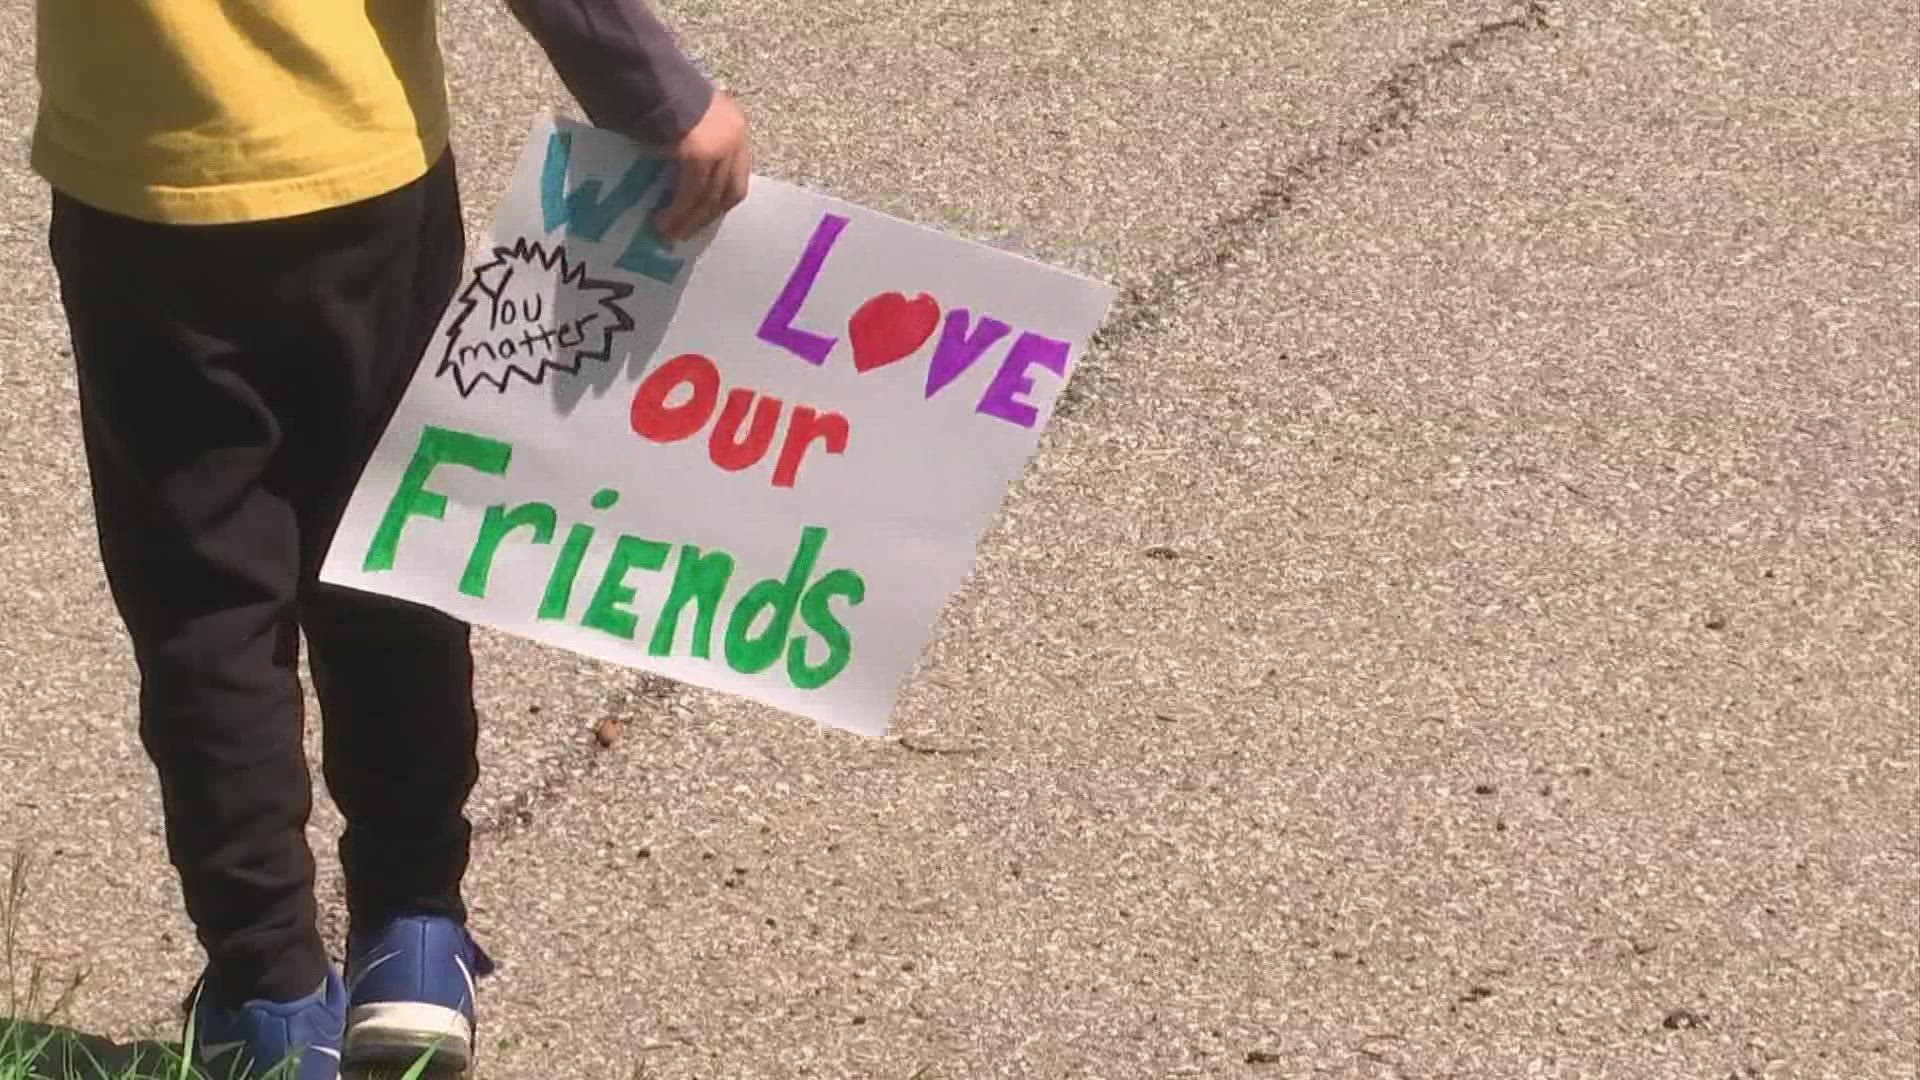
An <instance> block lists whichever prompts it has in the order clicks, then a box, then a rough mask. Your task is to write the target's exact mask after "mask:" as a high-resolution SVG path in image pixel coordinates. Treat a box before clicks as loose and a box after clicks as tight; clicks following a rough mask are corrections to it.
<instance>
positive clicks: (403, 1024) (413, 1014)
mask: <svg viewBox="0 0 1920 1080" xmlns="http://www.w3.org/2000/svg"><path fill="white" fill-rule="evenodd" d="M345 1049H346V1061H347V1063H348V1064H351V1065H398V1066H407V1065H411V1064H413V1063H414V1062H415V1061H416V1060H418V1059H419V1057H420V1055H421V1054H424V1053H426V1052H427V1051H429V1050H431V1051H433V1064H434V1065H435V1066H436V1067H439V1068H443V1069H445V1068H452V1069H464V1068H466V1067H467V1066H468V1065H469V1064H471V1063H472V1061H473V1028H472V1025H470V1024H468V1023H467V1018H466V1017H464V1016H462V1015H460V1013H459V1012H458V1011H456V1010H454V1009H448V1008H443V1007H442V1006H439V1005H428V1004H425V1003H422V1002H411V1001H408V1002H383V1003H380V1004H375V1005H362V1006H359V1007H358V1008H356V1009H354V1010H353V1011H352V1012H350V1013H348V1014H347V1039H346V1047H345Z"/></svg>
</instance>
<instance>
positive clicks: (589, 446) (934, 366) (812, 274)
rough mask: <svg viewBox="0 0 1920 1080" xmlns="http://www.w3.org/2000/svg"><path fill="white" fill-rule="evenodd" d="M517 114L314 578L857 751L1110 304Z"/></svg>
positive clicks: (760, 183) (1101, 288)
mask: <svg viewBox="0 0 1920 1080" xmlns="http://www.w3.org/2000/svg"><path fill="white" fill-rule="evenodd" d="M670 173H671V166H670V165H668V164H666V163H663V162H662V161H660V160H658V159H656V158H653V157H651V156H648V155H646V154H645V153H644V152H642V151H641V150H640V149H639V148H638V147H637V146H636V145H635V144H633V143H631V142H629V141H627V140H625V139H623V138H621V137H619V136H616V135H613V134H611V133H609V132H605V131H601V130H598V129H595V128H592V127H587V126H584V125H578V124H573V123H570V122H567V121H562V120H549V119H545V118H543V119H541V120H540V121H539V122H537V123H536V124H535V125H534V128H533V131H532V135H531V138H530V139H529V141H528V143H527V146H526V149H525V151H524V153H523V154H522V156H521V160H520V163H519V166H518V171H517V172H516V174H515V177H514V180H513V185H512V188H511V190H510V191H509V193H508V195H507V196H506V199H505V202H504V203H503V205H502V206H501V207H500V208H499V211H498V214H497V216H496V219H495V224H494V229H493V236H492V245H491V249H490V250H488V251H486V252H484V253H482V254H481V256H480V257H479V258H476V259H474V260H473V261H472V265H471V267H470V269H469V271H468V273H467V275H466V277H465V279H464V280H463V282H462V283H461V286H460V289H459V291H458V293H457V295H456V299H455V301H454V303H453V304H452V305H451V306H450V307H449V309H448V311H447V313H446V316H445V318H444V319H443V321H442V323H441V325H440V328H439V330H438V332H437V334H436V336H435V338H434V340H433V342H432V343H431V345H430V346H429V348H428V350H427V354H426V356H425V358H424V360H423V362H422V363H421V365H420V368H419V370H418V372H417V373H416V375H415V377H414V380H413V382H412V384H411V385H410V386H409V388H408V390H407V393H406V397H405V399H404V401H403V402H402V403H401V405H400V408H399V411H398V413H397V415H396V416H395V417H394V419H393V420H392V422H391V423H390V425H389V426H388V428H387V430H386V431H385V433H384V435H383V436H382V438H381V440H380V443H379V445H378V447H377V449H376V450H375V452H374V454H373V458H372V461H371V463H370V465H369V467H368V468H367V470H366V473H365V474H364V475H363V476H362V477H361V479H360V482H359V485H358V486H357V488H356V490H355V492H354V495H353V498H352V501H351V503H350V505H349V506H348V508H347V511H346V516H345V519H344V521H343V522H342V524H341V527H340V530H339V532H338V533H337V534H336V536H335V539H334V542H333V545H332V547H331V548H330V550H329V552H328V556H327V559H326V562H325V564H324V566H323V568H322V571H321V576H322V579H323V580H325V581H328V582H332V583H335V584H339V585H344V586H349V587H352V588H356V589H362V590H366V591H370V592H375V593H381V594H385V595H389V596H396V597H401V598H404V599H407V600H412V601H415V602H418V603H422V604H426V605H428V606H431V607H435V608H438V609H440V610H442V611H445V612H447V613H449V614H451V615H454V616H456V617H458V618H461V619H464V620H467V621H469V622H472V623H475V624H478V625H483V626H489V627H493V628H496V629H499V630H503V631H506V632H509V633H513V634H519V635H523V636H525V637H528V638H531V639H534V640H537V641H541V642H545V643H548V644H551V645H555V646H558V647H561V648H565V649H569V650H573V651H576V652H579V653H582V654H585V655H588V656H592V657H595V658H598V659H601V660H605V661H609V662H612V663H616V664H623V665H627V666H630V667H634V668H639V669H643V670H646V671H650V672H655V673H657V674H660V675H663V676H666V677H669V678H672V679H676V680H680V681H683V682H687V683H691V684H695V685H698V686H703V687H708V688H712V689H715V690H720V691H723V692H726V693H732V694H737V695H740V696H742V697H746V698H749V699H752V700H754V701H757V702H761V703H763V704H767V705H770V706H773V707H775V708H779V709H783V710H786V711H789V712H792V713H795V714H797V715H800V716H803V717H807V718H810V719H813V720H815V721H817V722H820V723H823V724H827V725H829V726H832V727H836V728H840V729H844V730H848V731H854V732H859V733H863V734H869V735H879V734H884V733H885V732H886V731H887V729H888V727H889V726H890V723H891V719H892V713H893V707H894V701H895V698H896V696H897V694H898V691H899V688H900V685H901V683H902V680H903V679H904V678H905V677H906V675H907V674H908V672H909V671H910V670H911V668H912V667H913V664H914V662H915V661H916V659H917V658H918V656H919V654H920V651H921V649H922V647H923V646H924V644H925V642H926V639H927V636H928V633H929V631H930V630H931V628H932V626H933V623H934V621H935V620H936V618H937V617H938V615H939V612H940V608H941V607H942V605H943V604H944V603H945V602H946V601H947V599H948V598H949V597H950V596H951V595H952V594H953V593H954V592H955V591H956V590H957V589H958V588H959V587H960V585H961V584H962V582H963V581H964V579H965V577H966V575H967V573H968V571H969V570H970V568H971V566H972V563H973V559H974V549H975V546H976V544H977V542H978V539H979V537H980V535H981V533H982V531H983V530H984V529H985V527H986V526H987V524H988V523H989V521H990V520H991V518H992V516H993V515H994V513H995V512H996V511H997V510H998V508H999V506H1000V504H1001V501H1002V499H1003V498H1004V496H1005V493H1006V490H1007V487H1008V485H1009V483H1010V482H1011V481H1012V480H1014V479H1015V478H1016V477H1017V476H1018V475H1019V473H1020V471H1021V470H1022V469H1023V468H1024V467H1025V465H1026V462H1027V461H1028V459H1029V458H1030V457H1031V455H1032V454H1033V452H1034V450H1035V448H1036V445H1037V442H1038V440H1039V437H1040V433H1041V431H1042V430H1043V428H1044V426H1045V424H1046V422H1047V419H1048V417H1049V415H1050V414H1051V411H1052V407H1053V403H1054V401H1055V399H1056V397H1057V395H1058V394H1059V393H1060V390H1061V388H1062V387H1063V386H1064V385H1065V384H1066V381H1067V379H1068V378H1069V376H1071V375H1072V373H1073V370H1074V365H1075V364H1076V362H1077V361H1078V360H1079V358H1080V356H1081V355H1082V352H1083V350H1084V348H1085V346H1086V343H1087V341H1088V339H1089V338H1090V337H1091V336H1092V334H1093V333H1094V331H1095V330H1096V329H1097V328H1098V326H1099V325H1100V323H1101V322H1102V320H1103V319H1104V318H1105V317H1106V314H1107V312H1108V310H1109V309H1110V307H1111V305H1112V304H1113V301H1114V299H1115V290H1114V289H1113V288H1111V287H1110V286H1107V285H1104V284H1101V283H1098V282H1093V281H1089V280H1087V279H1085V278H1082V277H1079V276H1076V275H1073V274H1070V273H1066V272H1064V271H1061V270H1057V269H1053V268H1050V267H1047V266H1043V265H1040V264H1037V263H1035V262H1032V261H1029V260H1026V259H1022V258H1018V257H1015V256H1011V255H1007V254H1004V253H1001V252H998V251H995V250H992V249H990V248H987V247H984V246H981V245H978V244H973V243H969V242H965V241H961V240H957V239H954V238H952V237H948V236H944V235H941V234H940V233H938V232H934V231H931V230H928V229H924V228H921V227H918V226H915V225H911V224H908V223H905V222H902V221H899V220H897V219H895V218H891V217H888V216H885V215H882V214H879V213H875V212H872V211H869V210H864V209H862V208H860V207H858V206H854V205H850V204H848V203H845V202H841V201H839V200H836V199H832V198H827V197H824V196H821V195H817V194H813V193H811V192H808V191H805V190H802V189H800V188H797V187H794V186H792V185H788V184H783V183H780V182H778V181H775V180H770V179H767V178H764V177H755V178H754V181H753V187H752V193H751V195H750V196H749V197H748V198H747V200H746V201H745V202H743V203H742V204H741V205H739V206H738V207H736V208H735V209H734V210H733V211H732V212H731V214H729V215H728V217H727V218H725V219H724V220H723V221H722V222H721V224H720V225H719V226H718V227H716V228H715V229H713V230H710V231H709V232H708V233H707V234H706V235H704V236H702V237H700V238H697V239H695V240H693V241H690V242H688V243H685V244H681V245H678V246H674V245H668V244H666V243H664V242H663V241H662V240H661V239H660V237H659V235H658V234H657V233H656V232H655V231H654V230H653V228H652V226H651V224H650V221H649V219H650V215H651V214H652V212H653V211H654V210H655V209H657V208H658V206H660V205H661V204H662V200H663V197H664V196H665V195H666V194H667V193H668V181H669V179H670Z"/></svg>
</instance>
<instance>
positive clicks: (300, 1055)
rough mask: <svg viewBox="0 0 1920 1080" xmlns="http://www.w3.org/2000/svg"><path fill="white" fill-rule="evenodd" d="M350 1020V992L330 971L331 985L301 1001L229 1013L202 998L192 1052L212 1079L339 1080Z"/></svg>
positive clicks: (271, 1003)
mask: <svg viewBox="0 0 1920 1080" xmlns="http://www.w3.org/2000/svg"><path fill="white" fill-rule="evenodd" d="M204 983H205V976H204V975H203V976H202V985H204ZM346 1019H347V988H346V986H345V985H343V984H342V983H341V981H340V976H339V975H338V974H337V973H335V972H334V970H333V969H332V968H331V967H329V968H328V969H327V980H326V982H325V983H323V984H321V986H320V988H319V989H318V990H315V991H314V992H313V993H311V994H309V995H307V996H306V997H303V998H301V999H300V1000H298V1001H288V1002H276V1001H249V1002H247V1003H245V1004H243V1005H241V1006H240V1007H239V1008H235V1009H227V1008H221V1007H220V1006H217V1005H215V1004H213V1003H212V1002H210V1001H208V1000H206V999H205V998H204V997H203V998H200V999H199V1000H197V1001H196V1002H195V1003H194V1007H193V1041H194V1044H195V1045H193V1046H192V1047H189V1048H188V1049H189V1051H190V1054H191V1056H192V1057H193V1058H195V1059H196V1061H197V1062H198V1064H199V1066H200V1069H201V1071H202V1072H204V1073H205V1074H206V1075H207V1076H208V1077H209V1078H210V1080H337V1078H338V1077H339V1075H340V1040H341V1029H342V1028H344V1027H345V1025H346Z"/></svg>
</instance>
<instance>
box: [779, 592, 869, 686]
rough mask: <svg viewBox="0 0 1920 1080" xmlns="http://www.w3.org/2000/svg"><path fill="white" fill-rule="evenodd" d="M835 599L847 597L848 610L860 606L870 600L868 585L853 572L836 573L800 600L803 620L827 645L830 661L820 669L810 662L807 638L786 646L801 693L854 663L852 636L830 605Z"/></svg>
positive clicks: (790, 668) (790, 671)
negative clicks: (867, 599)
mask: <svg viewBox="0 0 1920 1080" xmlns="http://www.w3.org/2000/svg"><path fill="white" fill-rule="evenodd" d="M836 596H844V597H846V599H847V606H848V607H858V606H859V604H860V602H861V601H862V600H865V599H866V598H867V583H866V581H865V580H863V579H862V578H861V577H860V575H859V574H856V573H854V572H853V571H851V570H835V571H833V572H832V573H830V574H827V575H826V576H825V577H823V578H821V579H820V581H819V582H818V583H817V584H815V585H814V587H813V588H811V589H808V590H807V595H806V596H805V597H803V598H802V599H801V601H800V618H801V619H802V620H804V621H805V622H806V624H807V625H808V626H809V627H811V628H812V629H813V632H814V633H816V634H819V635H820V638H821V640H823V641H825V642H826V643H827V658H826V660H825V661H823V662H822V663H820V664H819V665H817V666H816V665H812V664H809V663H807V639H806V638H804V637H796V638H794V639H793V641H792V643H791V644H789V645H788V646H787V678H789V679H792V680H793V685H794V686H796V687H798V688H800V689H802V690H818V689H820V688H821V687H823V686H825V685H827V684H828V683H830V682H832V681H833V680H834V678H835V677H836V676H838V675H839V674H840V673H841V672H842V671H845V670H846V668H847V664H848V663H849V662H851V661H852V660H853V635H851V634H849V633H847V628H846V626H845V625H844V624H843V623H841V621H840V620H839V619H838V618H836V617H835V616H834V614H833V609H832V608H831V607H829V606H828V605H829V603H830V602H831V601H832V600H833V598H834V597H836Z"/></svg>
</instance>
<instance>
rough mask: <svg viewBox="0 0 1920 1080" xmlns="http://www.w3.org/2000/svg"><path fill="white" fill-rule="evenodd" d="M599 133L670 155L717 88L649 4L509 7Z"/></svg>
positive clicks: (526, 1)
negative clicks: (604, 131) (603, 131)
mask: <svg viewBox="0 0 1920 1080" xmlns="http://www.w3.org/2000/svg"><path fill="white" fill-rule="evenodd" d="M506 4H507V7H508V8H509V9H510V10H511V11H512V12H513V15H514V17H515V18H516V19H518V20H520V25H521V26H523V27H525V28H526V30H527V32H528V33H529V34H531V35H532V36H533V39H534V40H535V41H536V42H538V43H539V45H540V47H541V49H542V50H544V51H545V52H546V54H547V59H548V61H549V62H551V63H552V64H553V69H554V72H555V73H556V74H558V75H559V76H560V81H561V82H563V83H565V84H566V87H567V90H568V92H569V93H571V94H572V95H573V97H574V100H576V101H578V102H579V103H580V107H581V108H582V109H584V110H585V111H586V114H587V119H588V120H589V121H591V122H592V123H593V125H594V126H595V127H603V128H606V129H608V130H610V131H617V132H619V133H620V134H622V135H626V136H628V137H629V138H633V139H638V140H639V141H641V142H644V143H649V144H652V145H653V146H655V147H658V148H662V149H664V148H666V147H670V146H672V145H674V144H675V143H677V142H679V141H680V137H681V136H682V135H684V134H686V132H687V130H688V129H689V128H691V127H693V125H694V124H695V123H696V122H697V121H698V120H699V119H700V118H701V117H702V116H703V115H705V114H706V111H707V105H708V104H709V103H710V102H711V101H712V100H713V93H714V88H713V85H712V83H710V82H709V81H708V80H707V78H706V76H704V75H702V74H701V73H700V71H699V69H698V68H696V67H694V66H693V62H692V61H691V60H690V59H688V57H687V56H686V54H684V53H683V52H681V50H680V47H679V45H678V43H677V42H675V41H674V39H673V35H672V34H671V33H670V32H669V31H668V30H667V28H666V27H665V26H663V25H662V24H661V23H660V20H659V19H657V18H655V17H654V16H653V13H652V12H651V11H649V10H648V9H647V6H646V3H645V0H506Z"/></svg>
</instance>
